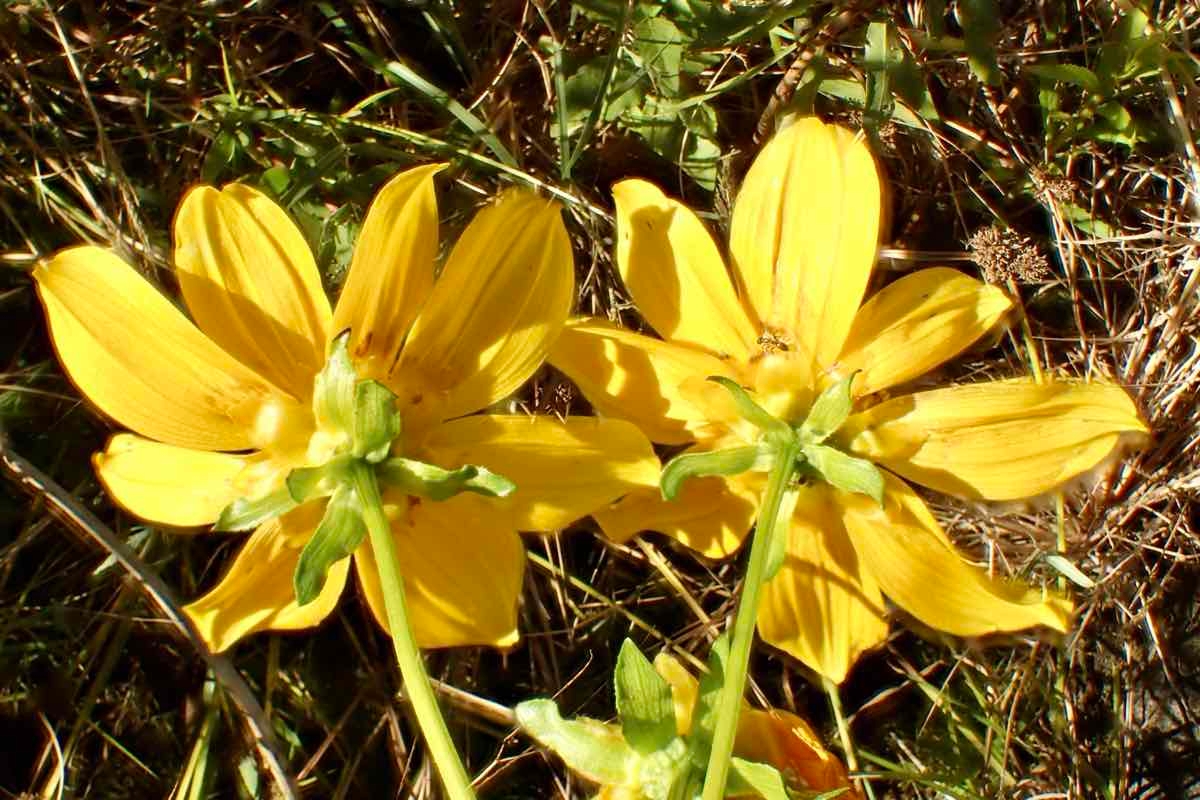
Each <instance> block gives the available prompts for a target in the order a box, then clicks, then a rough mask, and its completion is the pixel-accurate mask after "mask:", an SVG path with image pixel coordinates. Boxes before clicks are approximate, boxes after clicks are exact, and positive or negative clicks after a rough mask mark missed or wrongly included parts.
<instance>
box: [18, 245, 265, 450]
mask: <svg viewBox="0 0 1200 800" xmlns="http://www.w3.org/2000/svg"><path fill="white" fill-rule="evenodd" d="M33 278H34V280H35V281H36V282H37V289H38V297H40V298H41V300H42V305H43V306H45V308H46V317H47V319H48V320H49V322H50V333H51V335H52V336H53V338H54V348H55V350H57V351H58V357H59V360H60V361H61V362H62V365H63V368H64V369H66V371H67V374H68V375H69V376H70V377H71V380H72V381H74V382H75V385H76V386H78V387H79V389H80V391H82V392H83V393H84V394H85V395H87V397H88V399H89V400H91V401H92V402H93V403H95V404H96V405H97V406H99V407H100V410H101V411H103V412H104V413H105V414H108V415H109V416H111V417H112V418H113V419H115V420H116V421H117V422H119V423H121V424H122V425H124V426H125V427H128V428H132V429H133V430H135V431H137V432H138V433H140V434H143V435H144V436H148V437H150V438H152V439H158V440H160V441H163V442H167V443H168V444H174V445H179V446H180V447H191V448H195V449H198V450H243V449H248V448H249V447H250V446H251V441H250V429H251V425H252V423H253V417H254V415H255V414H256V413H257V409H258V405H259V403H260V401H261V400H263V399H264V398H266V397H267V396H269V395H270V394H271V392H272V390H271V387H270V386H269V385H268V384H267V383H266V382H265V381H264V380H263V379H262V378H260V377H259V376H257V375H256V374H254V373H253V372H251V371H250V370H249V369H247V368H246V367H244V366H242V365H241V364H239V363H238V362H237V361H235V360H234V359H233V358H231V357H230V356H229V355H228V354H227V353H225V352H224V351H223V350H221V348H219V347H217V346H216V345H215V344H213V343H212V342H211V341H210V340H209V339H207V338H206V337H205V336H204V334H202V333H201V332H200V331H198V330H196V327H195V326H194V325H192V323H191V322H189V321H188V320H187V319H186V318H185V317H184V316H183V315H182V314H181V313H179V311H178V309H176V308H175V307H174V306H172V305H171V303H170V302H168V301H167V299H166V298H165V297H163V296H162V295H161V294H159V292H158V291H157V290H156V289H155V288H154V287H153V286H151V285H150V283H149V282H148V281H146V279H145V278H143V277H142V276H141V275H139V274H137V273H136V272H135V271H134V270H133V268H132V267H130V266H129V265H128V264H126V263H125V262H123V261H121V259H119V258H117V257H116V256H115V255H113V254H112V253H110V252H108V251H107V250H102V249H100V248H98V247H90V246H82V247H72V248H69V249H67V250H63V251H61V252H60V253H58V254H56V255H55V256H54V257H53V258H51V259H50V260H49V261H47V262H44V263H43V264H40V265H39V266H38V268H37V269H35V270H34V272H33Z"/></svg>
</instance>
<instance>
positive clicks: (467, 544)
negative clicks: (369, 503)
mask: <svg viewBox="0 0 1200 800" xmlns="http://www.w3.org/2000/svg"><path fill="white" fill-rule="evenodd" d="M385 499H386V500H387V501H389V502H391V501H392V500H396V501H398V503H397V507H396V510H395V512H394V514H393V516H394V519H393V522H392V532H393V534H394V535H395V540H396V550H397V557H398V558H399V560H400V565H401V569H402V570H403V576H404V591H405V596H406V599H407V600H408V611H409V618H410V619H411V621H412V628H413V635H414V636H415V637H416V640H417V644H418V645H419V646H420V647H425V648H433V647H463V646H466V645H491V646H492V647H501V648H507V647H512V646H513V645H514V644H516V643H517V639H518V638H519V636H518V633H517V601H518V599H519V597H520V594H521V581H522V578H523V575H524V570H525V547H524V545H523V544H522V543H521V537H520V536H518V535H517V533H516V531H514V530H513V529H512V528H511V527H508V526H507V525H506V521H505V520H504V519H503V515H501V516H500V519H497V518H496V516H495V515H492V514H491V513H490V503H489V502H488V501H486V500H483V499H482V498H479V497H474V496H471V495H458V496H457V497H454V498H451V499H450V500H447V501H446V502H444V503H434V502H430V501H425V500H420V499H417V498H407V497H405V498H385ZM354 558H355V565H356V566H355V568H356V570H357V572H358V578H359V583H360V585H361V586H362V588H363V594H364V595H365V596H366V598H367V605H368V606H369V607H370V609H371V611H372V613H373V614H374V616H375V619H376V620H377V621H378V622H379V624H380V625H381V626H382V627H383V629H384V630H388V624H387V613H386V609H385V608H384V602H383V593H382V590H381V588H380V586H379V573H378V571H377V567H376V566H375V556H374V553H373V552H372V550H371V545H370V541H369V540H368V541H366V542H364V543H363V544H362V546H361V547H359V549H358V551H357V552H356V553H355V554H354Z"/></svg>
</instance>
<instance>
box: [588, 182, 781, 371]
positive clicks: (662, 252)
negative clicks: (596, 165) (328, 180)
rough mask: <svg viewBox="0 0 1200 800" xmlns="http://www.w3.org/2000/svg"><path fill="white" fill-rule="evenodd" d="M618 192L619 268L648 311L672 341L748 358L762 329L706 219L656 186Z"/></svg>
mask: <svg viewBox="0 0 1200 800" xmlns="http://www.w3.org/2000/svg"><path fill="white" fill-rule="evenodd" d="M612 192H613V199H614V200H615V201H616V206H617V253H616V258H617V267H618V268H619V269H620V271H621V277H622V278H623V279H624V281H625V286H626V287H628V289H629V293H630V294H631V295H633V301H634V302H635V303H636V304H637V307H638V310H639V311H641V312H642V316H644V317H645V318H646V320H647V321H649V323H650V325H651V326H652V327H653V328H654V330H655V331H657V332H658V334H659V336H662V337H663V338H664V339H667V340H668V341H672V342H680V343H685V344H691V345H695V346H696V347H699V348H701V349H704V350H708V351H709V352H712V353H714V354H716V355H727V356H731V357H733V358H735V359H738V360H741V361H745V360H746V359H747V358H749V357H750V354H751V353H752V352H753V351H754V350H755V349H757V348H756V345H755V341H756V340H757V338H758V334H757V332H756V331H755V330H754V328H753V327H752V326H751V324H750V320H749V319H747V318H746V312H745V311H744V310H743V309H742V306H741V303H740V302H738V298H737V295H736V294H735V293H734V289H733V283H732V282H731V281H730V279H729V273H728V272H727V271H726V270H725V262H724V260H723V259H722V258H721V253H720V251H719V250H717V245H716V243H715V242H713V239H712V236H711V235H710V234H709V232H708V229H707V228H705V227H704V223H702V222H701V221H700V220H699V219H697V218H696V215H695V214H693V213H692V212H691V210H690V209H689V208H688V207H687V206H685V205H683V204H682V203H680V202H678V201H676V200H673V199H671V198H669V197H667V196H666V195H665V194H663V193H662V191H661V190H659V188H658V187H657V186H655V185H654V184H652V183H648V182H646V181H643V180H626V181H621V182H620V183H618V184H616V185H615V186H613V190H612Z"/></svg>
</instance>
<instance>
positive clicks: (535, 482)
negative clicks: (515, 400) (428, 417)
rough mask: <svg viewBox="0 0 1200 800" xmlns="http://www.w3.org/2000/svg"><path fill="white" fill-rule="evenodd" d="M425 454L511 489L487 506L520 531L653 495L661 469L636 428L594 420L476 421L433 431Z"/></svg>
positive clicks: (563, 524)
mask: <svg viewBox="0 0 1200 800" xmlns="http://www.w3.org/2000/svg"><path fill="white" fill-rule="evenodd" d="M423 449H424V450H425V451H426V452H427V453H428V454H429V456H430V459H429V460H430V461H432V462H433V463H435V464H438V465H439V466H442V467H445V468H447V469H455V468H457V467H460V466H462V465H464V464H476V465H480V466H484V467H487V468H488V469H490V470H492V471H493V472H495V473H497V474H500V475H503V476H504V477H506V478H508V479H509V480H511V481H513V482H514V483H516V485H517V490H516V492H514V493H513V494H512V495H510V496H509V497H505V498H502V499H496V500H494V501H493V502H492V506H493V507H494V508H495V509H496V513H503V514H505V515H506V517H507V519H508V520H509V521H510V523H511V524H512V526H513V527H515V528H516V529H518V530H523V531H553V530H558V529H559V528H563V527H566V526H567V525H569V524H571V523H572V522H574V521H575V520H577V519H579V518H580V517H584V516H587V515H588V514H590V513H592V512H593V511H595V510H596V509H598V508H601V507H602V506H604V505H606V504H608V503H610V502H612V501H613V500H616V499H617V498H619V497H621V496H622V495H625V494H627V493H628V492H630V491H633V490H634V489H638V488H645V487H652V488H656V487H657V486H658V476H659V470H660V465H659V462H658V457H657V456H656V455H655V454H654V449H653V448H652V447H651V446H650V442H649V441H648V440H647V439H646V437H645V436H644V435H642V432H641V431H639V430H638V429H637V428H636V427H634V425H632V424H631V423H628V422H625V421H623V420H616V419H597V418H596V417H570V418H568V419H566V420H565V421H559V420H557V419H554V418H552V417H532V416H525V415H515V416H499V415H483V414H477V415H474V416H470V417H463V418H461V419H457V420H452V421H450V422H446V423H443V424H441V425H439V426H438V427H437V428H435V429H434V431H433V433H432V434H431V435H430V436H429V438H427V439H426V440H425V442H424V445H423Z"/></svg>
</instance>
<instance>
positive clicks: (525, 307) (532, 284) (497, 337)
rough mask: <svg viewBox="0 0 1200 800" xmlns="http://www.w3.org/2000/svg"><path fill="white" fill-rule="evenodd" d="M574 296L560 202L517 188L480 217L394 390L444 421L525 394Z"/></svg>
mask: <svg viewBox="0 0 1200 800" xmlns="http://www.w3.org/2000/svg"><path fill="white" fill-rule="evenodd" d="M574 292H575V273H574V266H573V262H572V259H571V241H570V239H569V238H568V237H567V229H566V227H565V226H564V225H563V221H562V215H561V213H560V210H559V206H558V204H557V203H554V202H551V201H547V200H543V199H542V198H540V197H538V196H537V195H535V194H533V193H531V192H527V191H523V190H519V189H512V190H509V191H507V192H505V193H504V194H503V195H501V196H500V199H499V200H498V201H497V202H496V203H495V204H494V205H492V206H490V207H488V208H485V209H483V210H482V211H480V212H479V213H478V214H476V215H475V219H474V220H472V221H471V224H470V225H468V226H467V229H466V230H465V231H464V232H463V234H462V236H461V237H460V238H459V240H458V243H457V244H455V246H454V250H453V251H452V252H451V253H450V259H449V261H448V262H447V264H446V266H445V268H444V269H443V271H442V274H441V277H439V278H438V282H437V284H436V285H435V286H434V288H433V292H432V293H431V294H430V296H429V302H428V303H427V304H426V305H425V308H424V309H423V310H422V311H421V314H420V316H419V317H418V318H417V321H416V324H415V325H414V326H413V330H412V333H411V335H410V336H409V340H408V342H407V343H406V344H405V346H404V350H403V352H402V353H401V355H400V363H399V366H398V367H397V371H396V373H395V374H394V376H393V379H392V384H393V385H394V386H396V387H398V391H397V394H399V395H400V402H401V404H402V405H403V406H404V407H407V408H411V409H413V410H414V411H415V413H418V414H419V413H422V412H423V409H424V408H425V407H428V406H429V405H433V406H434V409H435V411H436V416H437V418H438V420H442V419H450V418H451V417H457V416H461V415H462V414H468V413H470V412H472V411H477V410H479V409H481V408H484V407H485V406H488V405H490V404H492V403H494V402H496V401H497V400H500V399H502V398H504V397H507V396H508V395H509V394H511V393H512V392H514V391H516V389H517V388H518V387H520V386H521V384H523V383H524V382H525V381H526V380H527V379H528V378H529V376H531V375H532V374H533V373H534V372H535V371H536V370H537V369H538V367H540V366H541V365H542V362H543V361H544V360H545V359H546V355H547V353H548V351H549V348H550V345H551V344H552V343H553V342H554V339H555V337H557V336H558V333H559V331H560V330H562V326H563V324H564V323H565V322H566V319H567V314H568V312H569V311H570V307H571V300H572V298H573V295H574Z"/></svg>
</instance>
